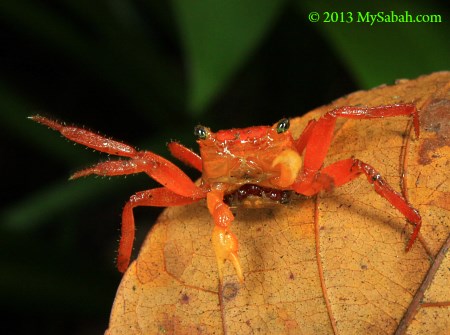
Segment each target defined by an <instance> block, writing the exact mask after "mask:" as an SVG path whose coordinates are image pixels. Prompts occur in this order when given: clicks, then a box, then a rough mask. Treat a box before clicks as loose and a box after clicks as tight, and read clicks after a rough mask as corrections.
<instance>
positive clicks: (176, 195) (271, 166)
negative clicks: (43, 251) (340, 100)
mask: <svg viewBox="0 0 450 335" xmlns="http://www.w3.org/2000/svg"><path fill="white" fill-rule="evenodd" d="M402 115H404V116H410V117H412V120H413V125H414V130H415V135H416V137H418V136H419V131H420V127H419V117H418V112H417V110H416V108H415V106H414V105H412V104H399V105H387V106H378V107H367V108H364V107H340V108H337V109H334V110H332V111H330V112H328V113H326V114H325V115H323V116H322V117H321V118H319V119H318V120H311V121H310V122H309V123H308V125H307V126H306V128H305V129H304V130H303V132H302V134H301V135H300V137H298V138H293V136H292V134H291V133H290V132H289V129H288V128H289V120H288V119H282V120H281V121H279V122H278V123H276V124H275V125H273V126H257V127H249V128H242V129H230V130H220V131H218V132H216V133H214V132H212V131H211V130H210V129H209V128H206V127H203V126H197V127H196V128H195V130H194V133H195V135H196V136H197V137H198V141H197V142H198V144H199V147H200V156H199V155H197V154H196V153H194V152H193V151H191V150H189V149H187V148H186V147H184V146H183V145H181V144H180V143H178V142H171V143H169V144H168V148H169V150H170V151H171V153H172V155H173V156H175V157H176V158H178V159H179V160H181V161H182V162H184V163H186V164H188V165H190V166H192V167H194V168H196V169H197V170H199V171H200V172H201V173H202V177H201V183H200V184H196V183H194V182H193V181H192V180H191V179H190V178H189V177H188V176H187V175H186V174H185V173H184V172H183V171H182V170H180V169H179V168H178V167H177V166H176V165H174V164H173V163H171V162H170V161H168V160H166V159H165V158H163V157H161V156H158V155H156V154H154V153H152V152H150V151H137V150H136V149H134V148H133V147H131V146H129V145H126V144H124V143H121V142H116V141H113V140H111V139H108V138H105V137H103V136H100V135H97V134H95V133H93V132H90V131H86V130H84V129H82V128H78V127H68V126H65V125H64V124H62V123H59V122H56V121H52V120H49V119H47V118H45V117H42V116H39V115H37V116H33V117H31V119H33V120H34V121H37V122H39V123H42V124H45V125H47V126H49V127H50V128H52V129H55V130H57V131H59V132H60V133H61V134H62V135H63V136H65V137H67V138H68V139H70V140H72V141H74V142H77V143H80V144H83V145H85V146H87V147H90V148H93V149H95V150H98V151H101V152H106V153H108V154H112V155H118V156H123V157H127V158H129V159H125V160H110V161H106V162H102V163H99V164H96V165H94V166H93V167H91V168H88V169H85V170H81V171H78V172H76V173H75V174H74V175H73V176H72V177H71V178H72V179H73V178H79V177H81V176H87V175H91V174H97V175H102V176H115V175H126V174H132V173H139V172H144V173H146V174H148V175H149V176H150V177H151V178H153V179H154V180H155V181H157V182H158V183H160V184H161V185H162V187H159V188H154V189H150V190H146V191H142V192H138V193H136V194H134V195H132V196H131V197H130V200H129V201H128V202H127V203H126V204H125V206H124V209H123V213H122V235H121V239H120V245H119V252H118V264H117V266H118V269H119V271H121V272H124V271H125V270H126V269H127V267H128V265H129V262H130V257H131V251H132V247H133V241H134V229H135V228H134V216H133V208H134V207H137V206H161V207H168V206H181V205H186V204H189V203H193V202H196V201H199V200H201V199H204V198H206V205H207V207H208V210H209V212H210V214H211V216H212V219H213V222H214V228H213V232H212V243H213V248H214V251H215V254H216V258H217V264H218V270H219V280H220V281H222V278H223V275H222V270H223V267H224V266H225V263H226V261H230V262H231V263H232V264H233V266H234V268H235V270H236V274H237V276H238V278H239V279H240V280H241V281H243V279H244V276H243V271H242V268H241V265H240V263H239V258H238V241H237V238H236V236H235V235H234V234H233V233H232V232H231V224H232V222H233V221H234V215H233V213H232V211H231V207H234V206H235V205H240V204H243V205H245V206H248V207H263V206H266V205H268V204H273V203H285V202H287V201H288V200H289V197H290V194H291V193H292V192H296V193H299V194H303V195H305V196H311V195H315V194H317V193H319V192H321V191H328V190H331V189H332V188H333V187H339V186H341V185H343V184H346V183H348V182H350V181H352V180H353V179H355V178H356V177H358V176H359V175H361V174H363V175H365V177H366V178H367V180H368V182H369V183H371V184H373V186H374V189H375V191H376V192H377V193H378V194H379V195H381V196H382V197H384V198H385V199H386V200H387V201H389V202H390V203H391V205H393V206H394V207H395V208H396V209H397V210H399V211H400V212H401V213H402V214H403V215H404V216H405V218H406V219H407V220H408V221H409V222H411V223H412V224H413V225H414V230H413V233H412V235H411V238H410V240H409V242H408V244H407V246H406V251H408V250H409V249H410V248H411V247H412V245H413V243H414V241H415V239H416V238H417V236H418V233H419V230H420V227H421V223H422V221H421V217H420V215H419V213H418V211H417V210H416V209H415V208H414V207H412V206H411V205H410V204H409V203H408V202H407V200H406V199H404V198H403V197H402V196H401V195H400V194H399V193H397V192H396V191H394V190H393V189H392V188H391V187H390V186H389V184H388V183H387V182H386V181H385V180H384V179H383V178H382V177H381V175H380V174H379V173H378V172H377V171H376V170H375V169H374V168H373V167H372V166H370V165H369V164H367V163H364V162H362V161H360V160H358V159H355V158H348V159H344V160H341V161H338V162H335V163H333V164H331V165H328V166H323V162H324V159H325V156H326V154H327V152H328V149H329V147H330V144H331V140H332V137H333V132H334V126H335V123H336V119H337V118H339V117H341V118H353V119H372V118H383V117H393V116H402Z"/></svg>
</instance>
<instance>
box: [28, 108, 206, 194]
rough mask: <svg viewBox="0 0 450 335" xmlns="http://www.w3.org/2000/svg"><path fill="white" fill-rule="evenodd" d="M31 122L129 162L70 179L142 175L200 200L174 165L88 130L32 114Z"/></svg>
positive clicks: (100, 167)
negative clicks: (95, 176) (90, 176)
mask: <svg viewBox="0 0 450 335" xmlns="http://www.w3.org/2000/svg"><path fill="white" fill-rule="evenodd" d="M30 118H31V119H32V120H34V121H36V122H39V123H41V124H44V125H47V126H48V127H50V128H52V129H54V130H56V131H59V132H60V133H61V135H63V136H64V137H66V138H68V139H69V140H71V141H74V142H76V143H79V144H82V145H85V146H87V147H89V148H92V149H95V150H98V151H101V152H105V153H107V154H111V155H117V156H123V157H128V158H130V159H129V160H116V161H114V160H111V161H106V162H102V163H99V164H96V165H94V166H92V167H90V168H88V169H84V170H81V171H78V172H76V173H75V174H73V175H72V176H71V179H76V178H80V177H83V176H88V175H91V174H96V175H100V176H119V175H127V174H134V173H140V172H144V173H146V174H148V175H149V176H150V177H151V178H153V179H154V180H155V181H157V182H158V183H160V184H161V185H163V186H165V187H167V188H168V189H170V190H171V191H173V192H174V193H176V194H179V195H182V196H186V197H194V198H197V197H200V196H202V195H203V191H202V190H201V189H200V188H199V187H197V186H196V185H195V184H194V182H193V181H192V180H191V179H190V178H189V177H188V176H187V175H186V174H185V173H184V172H183V171H182V170H181V169H180V168H178V167H177V166H176V165H175V164H173V163H172V162H170V161H168V160H167V159H165V158H163V157H161V156H159V155H156V154H154V153H152V152H150V151H137V150H136V149H135V148H133V147H131V146H129V145H127V144H124V143H121V142H117V141H114V140H111V139H109V138H106V137H104V136H101V135H98V134H95V133H93V132H91V131H88V130H85V129H82V128H78V127H70V126H65V125H63V124H61V123H59V122H56V121H53V120H50V119H47V118H45V117H43V116H40V115H36V116H32V117H30Z"/></svg>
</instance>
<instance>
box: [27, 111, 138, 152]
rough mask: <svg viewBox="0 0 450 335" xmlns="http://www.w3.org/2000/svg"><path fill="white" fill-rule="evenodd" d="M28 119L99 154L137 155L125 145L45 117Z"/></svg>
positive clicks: (134, 150) (35, 116)
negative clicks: (99, 152)
mask: <svg viewBox="0 0 450 335" xmlns="http://www.w3.org/2000/svg"><path fill="white" fill-rule="evenodd" d="M29 118H30V119H31V120H33V121H36V122H38V123H41V124H43V125H46V126H48V127H50V128H52V129H54V130H56V131H59V132H60V133H61V135H62V136H64V137H65V138H67V139H69V140H71V141H73V142H76V143H79V144H82V145H85V146H87V147H89V148H92V149H95V150H98V151H101V152H105V153H107V154H110V155H118V156H124V157H134V156H135V155H136V153H137V151H136V149H134V148H133V147H131V146H129V145H127V144H124V143H121V142H117V141H114V140H111V139H109V138H106V137H104V136H101V135H98V134H95V133H93V132H91V131H89V130H86V129H82V128H78V127H70V126H66V125H64V124H62V123H59V122H57V121H53V120H50V119H47V118H46V117H43V116H40V115H34V116H30V117H29Z"/></svg>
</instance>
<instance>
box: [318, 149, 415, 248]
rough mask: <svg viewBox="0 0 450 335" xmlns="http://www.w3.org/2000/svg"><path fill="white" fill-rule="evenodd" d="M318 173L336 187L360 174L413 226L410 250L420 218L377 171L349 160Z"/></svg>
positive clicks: (356, 160)
mask: <svg viewBox="0 0 450 335" xmlns="http://www.w3.org/2000/svg"><path fill="white" fill-rule="evenodd" d="M320 172H321V174H325V175H327V176H329V177H331V178H332V180H333V184H334V186H336V187H339V186H341V185H343V184H346V183H348V182H350V181H352V180H353V179H355V178H356V177H358V176H359V175H360V174H364V175H365V176H366V178H367V180H368V182H369V183H371V184H372V185H373V186H374V188H375V191H376V192H377V193H378V194H379V195H381V196H382V197H383V198H385V199H386V200H387V201H389V203H390V204H391V205H392V206H394V207H395V208H397V209H398V210H399V211H400V213H402V214H403V215H404V216H405V218H406V219H407V220H408V221H409V222H411V223H412V224H413V225H414V226H415V227H414V230H413V233H412V235H411V237H410V239H409V242H408V244H407V246H406V251H409V250H410V249H411V247H412V246H413V244H414V241H415V240H416V238H417V236H418V234H419V231H420V227H421V225H422V218H421V217H420V215H419V212H418V211H417V210H416V209H415V208H414V207H412V206H411V205H410V204H409V203H408V202H407V201H406V200H405V199H404V198H403V197H402V196H401V195H400V194H399V193H397V192H396V191H394V190H393V189H392V188H391V186H390V185H389V184H388V183H387V182H386V181H385V180H384V179H383V178H382V177H381V175H380V174H379V173H378V171H376V170H375V169H374V168H373V167H372V166H370V165H369V164H366V163H364V162H362V161H360V160H359V159H354V158H349V159H345V160H342V161H338V162H336V163H334V164H331V165H329V166H327V167H325V168H323V169H322V170H321V171H320Z"/></svg>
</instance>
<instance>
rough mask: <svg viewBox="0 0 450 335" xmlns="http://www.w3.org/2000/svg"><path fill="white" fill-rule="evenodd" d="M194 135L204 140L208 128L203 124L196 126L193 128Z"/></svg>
mask: <svg viewBox="0 0 450 335" xmlns="http://www.w3.org/2000/svg"><path fill="white" fill-rule="evenodd" d="M194 135H195V136H197V138H198V139H199V140H204V139H206V138H207V137H208V130H207V129H206V127H203V126H196V127H195V128H194Z"/></svg>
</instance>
